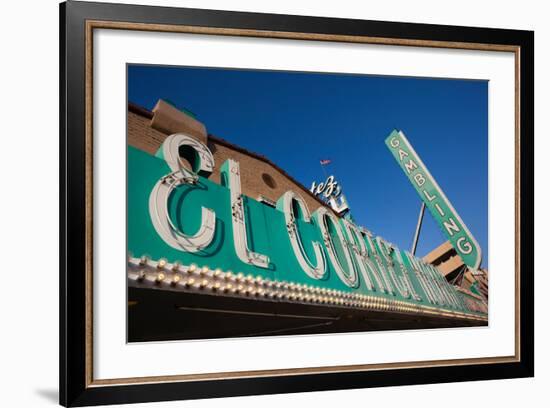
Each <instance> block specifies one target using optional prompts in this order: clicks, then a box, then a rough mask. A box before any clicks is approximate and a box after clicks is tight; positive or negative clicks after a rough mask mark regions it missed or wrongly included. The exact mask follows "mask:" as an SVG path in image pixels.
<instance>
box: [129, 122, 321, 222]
mask: <svg viewBox="0 0 550 408" xmlns="http://www.w3.org/2000/svg"><path fill="white" fill-rule="evenodd" d="M150 125H151V119H150V117H147V116H146V115H140V114H138V113H134V112H130V111H129V112H128V144H129V145H131V146H134V147H136V148H138V149H140V150H143V151H145V152H147V153H150V154H155V152H156V151H157V150H158V149H159V147H160V146H161V144H162V142H163V141H164V139H166V137H167V136H168V135H167V134H165V133H162V132H160V131H158V130H156V129H153V128H151V126H150ZM208 148H209V149H210V151H211V152H212V154H213V155H214V160H215V163H216V167H215V169H214V172H213V173H212V175H211V176H210V180H212V181H214V182H216V183H220V170H219V169H220V167H221V165H222V164H223V163H224V162H225V161H226V160H227V159H229V158H231V159H233V160H235V161H237V162H239V164H240V169H241V186H242V191H243V193H244V194H245V195H247V196H248V197H250V198H253V199H255V200H258V197H259V196H260V195H262V196H264V197H266V198H268V199H270V200H271V201H277V200H278V199H279V198H280V197H281V196H282V195H283V194H284V193H285V192H286V191H288V190H291V191H294V192H295V193H297V194H299V195H300V196H302V198H303V199H304V200H305V202H306V203H307V206H308V208H309V210H310V212H312V213H313V212H314V211H315V210H316V209H317V208H319V207H320V206H321V205H322V204H321V203H320V201H319V200H317V199H316V198H315V197H314V196H313V195H312V194H310V193H309V191H308V190H307V189H306V188H305V187H304V186H301V185H300V184H298V183H297V182H294V181H293V180H292V179H291V178H289V177H288V176H287V175H285V174H284V173H283V172H281V171H280V170H279V169H278V168H277V167H275V166H273V165H271V164H270V163H268V162H266V161H264V160H261V159H259V158H257V157H254V156H251V155H249V154H246V153H245V152H242V151H239V150H240V149H238V150H237V149H235V148H233V147H232V146H229V145H228V144H225V143H223V142H222V141H217V139H215V138H213V137H209V138H208ZM262 153H268V152H262ZM266 179H267V182H266ZM270 179H271V180H272V181H273V183H271V184H272V185H271V186H270V185H269V184H268V183H269V180H270Z"/></svg>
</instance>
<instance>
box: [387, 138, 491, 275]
mask: <svg viewBox="0 0 550 408" xmlns="http://www.w3.org/2000/svg"><path fill="white" fill-rule="evenodd" d="M386 145H387V146H388V148H389V149H390V151H391V153H392V154H393V157H395V160H397V162H398V163H399V165H400V166H401V168H402V169H403V171H404V172H405V174H406V175H407V177H408V178H409V180H410V182H411V183H412V185H413V186H414V188H415V189H416V191H417V192H418V194H419V195H420V198H421V199H422V200H423V201H424V203H426V207H428V209H429V210H430V212H431V214H432V216H433V217H434V219H435V220H436V222H437V223H438V225H439V226H440V228H441V229H442V230H443V233H444V234H445V235H446V236H447V238H448V239H449V241H450V242H451V244H452V245H453V247H454V248H455V250H456V252H457V253H458V255H460V257H461V258H462V260H463V261H464V263H465V264H466V265H468V266H469V267H470V268H471V269H473V270H477V269H479V265H480V264H481V248H480V247H479V244H478V243H477V241H476V240H475V238H474V236H473V235H472V233H471V232H470V230H469V229H468V227H467V226H466V224H465V223H464V221H462V219H461V218H460V216H459V215H458V213H457V212H456V210H455V209H454V207H453V206H452V204H451V202H450V201H449V199H448V198H447V196H445V194H444V193H443V191H442V190H441V188H440V187H439V185H438V184H437V182H436V181H435V179H434V178H433V177H432V175H431V174H430V172H429V171H428V169H427V168H426V166H425V165H424V163H423V162H422V160H420V157H418V155H417V154H416V152H415V151H414V149H413V148H412V146H411V144H410V143H409V141H408V140H407V138H406V137H405V135H404V134H403V132H401V131H399V130H394V131H393V132H392V133H391V134H390V135H389V136H388V137H387V139H386Z"/></svg>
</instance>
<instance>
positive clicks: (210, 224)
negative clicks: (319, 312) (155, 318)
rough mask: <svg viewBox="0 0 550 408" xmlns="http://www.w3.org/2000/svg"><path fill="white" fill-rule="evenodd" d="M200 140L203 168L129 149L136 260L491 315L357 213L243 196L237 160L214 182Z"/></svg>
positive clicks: (131, 243) (292, 199) (287, 198)
mask: <svg viewBox="0 0 550 408" xmlns="http://www.w3.org/2000/svg"><path fill="white" fill-rule="evenodd" d="M180 142H186V143H191V141H189V140H187V141H185V140H183V139H182V140H181V141H180ZM192 143H195V145H196V146H195V147H197V148H198V155H199V156H200V155H201V154H203V156H202V157H201V159H200V160H199V161H198V169H197V173H196V174H195V173H190V172H182V171H181V170H180V171H173V170H174V169H173V168H172V166H175V165H177V161H174V157H172V155H171V154H169V153H170V151H169V149H168V150H166V151H165V154H164V155H163V157H162V158H161V157H158V156H157V157H155V156H152V155H149V154H147V153H145V152H142V151H140V150H138V149H135V148H133V147H128V201H127V203H128V251H129V252H130V255H129V256H130V258H132V259H133V258H137V259H139V258H140V257H143V256H146V257H148V258H150V259H152V260H160V259H164V260H165V261H166V262H168V263H170V264H176V263H177V264H180V265H184V266H190V265H198V266H199V267H206V266H207V267H209V268H211V269H218V268H219V269H221V270H222V271H225V272H226V273H228V272H229V271H232V273H233V274H243V275H244V276H246V277H247V279H248V277H252V278H254V279H258V278H260V279H264V280H266V279H267V280H269V281H270V282H272V283H273V284H274V285H275V286H274V287H275V288H278V287H279V286H281V287H283V288H284V287H285V285H287V286H290V287H293V285H294V286H296V285H298V286H299V287H302V288H304V287H308V288H310V289H311V288H314V293H315V296H320V297H321V298H325V297H328V298H330V296H332V295H331V294H332V293H336V292H337V293H340V294H347V295H355V296H360V297H359V298H358V299H363V298H362V297H361V296H367V299H369V300H368V301H369V302H374V303H375V304H378V302H380V301H393V302H396V301H397V302H401V303H399V304H398V307H410V306H417V307H425V308H426V307H427V308H428V309H422V310H424V311H426V310H428V311H431V310H433V309H434V308H435V309H437V310H438V313H441V312H442V311H451V312H465V313H468V314H470V315H478V316H479V315H481V316H486V308H485V306H484V305H483V304H481V303H480V302H479V301H478V300H476V299H474V298H472V297H471V296H467V295H465V294H464V293H462V292H459V291H457V290H456V289H455V288H454V287H452V285H450V284H448V283H447V282H446V281H445V279H444V278H443V277H442V275H441V274H440V273H439V272H437V270H436V269H435V268H434V267H433V266H432V265H429V264H426V263H424V262H423V261H422V260H421V259H418V258H415V257H414V256H412V255H411V254H410V253H407V252H405V251H402V250H400V249H398V248H396V247H395V246H393V245H391V244H390V243H388V242H387V241H385V240H384V239H382V238H381V237H376V236H373V235H372V234H371V233H370V232H368V231H367V230H366V229H364V228H361V227H359V226H357V225H355V224H354V223H353V222H352V221H351V220H345V219H339V218H336V217H331V216H329V215H327V213H326V212H324V211H325V210H323V209H322V208H321V209H318V210H317V211H315V212H313V213H311V214H310V213H309V210H308V209H307V206H305V204H304V203H303V202H302V203H300V202H299V201H297V200H298V199H297V198H296V196H295V195H294V193H292V192H287V193H285V194H283V196H281V198H280V199H279V200H278V201H277V205H276V208H273V207H271V206H268V205H266V204H264V203H261V202H258V201H256V200H254V199H252V198H250V197H247V196H245V195H242V194H240V179H239V177H240V176H239V167H238V163H237V162H235V161H232V160H227V161H226V162H225V163H221V164H216V165H217V166H219V168H220V171H221V174H222V181H221V183H219V184H218V183H215V182H213V181H211V180H209V178H208V172H209V171H212V169H213V168H215V167H214V166H215V164H214V163H213V162H212V161H209V160H207V159H208V154H207V153H208V152H207V151H206V150H204V149H206V148H204V149H203V150H201V146H200V145H198V144H197V143H196V142H192ZM166 146H167V148H169V147H170V146H171V145H170V144H169V143H168V144H166ZM176 147H177V145H176ZM203 147H204V146H203ZM176 151H177V150H176ZM166 153H168V154H166ZM165 193H166V194H165ZM159 203H160V205H159ZM290 209H292V212H289V210H290ZM163 220H164V221H163ZM168 220H169V222H168ZM165 231H168V233H166V234H165V233H164V232H165ZM136 267H137V268H138V269H139V266H136ZM208 279H209V278H208ZM144 281H145V280H144ZM319 289H320V292H319ZM317 293H320V294H319V295H318V294H317ZM300 296H301V295H300ZM350 299H351V298H350ZM354 299H355V298H354ZM323 301H326V299H325V300H323ZM394 304H395V303H394ZM405 305H406V306H405Z"/></svg>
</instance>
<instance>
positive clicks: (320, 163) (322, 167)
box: [319, 160, 328, 179]
mask: <svg viewBox="0 0 550 408" xmlns="http://www.w3.org/2000/svg"><path fill="white" fill-rule="evenodd" d="M319 165H320V166H321V170H323V174H324V176H325V179H326V178H327V177H328V174H327V171H326V170H325V165H324V164H323V163H322V160H319Z"/></svg>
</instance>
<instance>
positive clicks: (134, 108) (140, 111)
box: [128, 102, 339, 217]
mask: <svg viewBox="0 0 550 408" xmlns="http://www.w3.org/2000/svg"><path fill="white" fill-rule="evenodd" d="M128 111H129V112H132V113H135V114H137V115H140V116H143V117H145V118H147V119H153V112H151V111H149V110H147V109H146V108H144V107H142V106H139V105H137V104H135V103H132V102H128ZM208 138H209V139H211V140H212V141H213V142H215V143H218V144H221V145H223V146H226V147H229V148H231V149H233V150H235V151H237V152H239V153H243V154H245V155H247V156H250V157H254V158H255V159H258V160H261V161H263V162H264V163H267V164H269V165H270V166H272V167H273V168H274V169H275V170H277V171H278V172H280V173H281V174H282V175H283V176H285V177H286V178H288V179H289V180H290V181H292V182H293V183H294V184H296V185H297V186H298V187H300V188H301V189H302V190H303V191H304V192H305V193H306V194H308V195H309V196H311V197H312V198H314V199H315V200H316V201H317V202H318V203H319V204H320V205H322V206H323V207H325V208H328V209H329V210H330V211H331V212H333V213H334V211H332V209H331V208H330V206H329V205H327V203H325V202H324V201H323V200H321V199H320V198H319V197H317V196H316V195H315V194H313V193H312V192H311V191H309V190H308V189H307V187H306V186H304V185H303V184H302V183H301V182H299V181H298V180H296V179H295V178H294V177H292V176H291V175H290V174H288V173H287V172H286V171H285V170H283V169H282V168H281V167H279V166H278V165H277V164H275V163H274V162H272V161H271V160H270V159H268V158H267V157H266V156H264V155H261V154H259V153H256V152H253V151H250V150H248V149H245V148H244V147H241V146H237V145H235V144H233V143H231V142H229V141H227V140H225V139H222V138H221V137H218V136H215V135H213V134H211V133H208ZM335 215H336V216H337V217H339V215H338V214H336V213H335Z"/></svg>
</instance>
